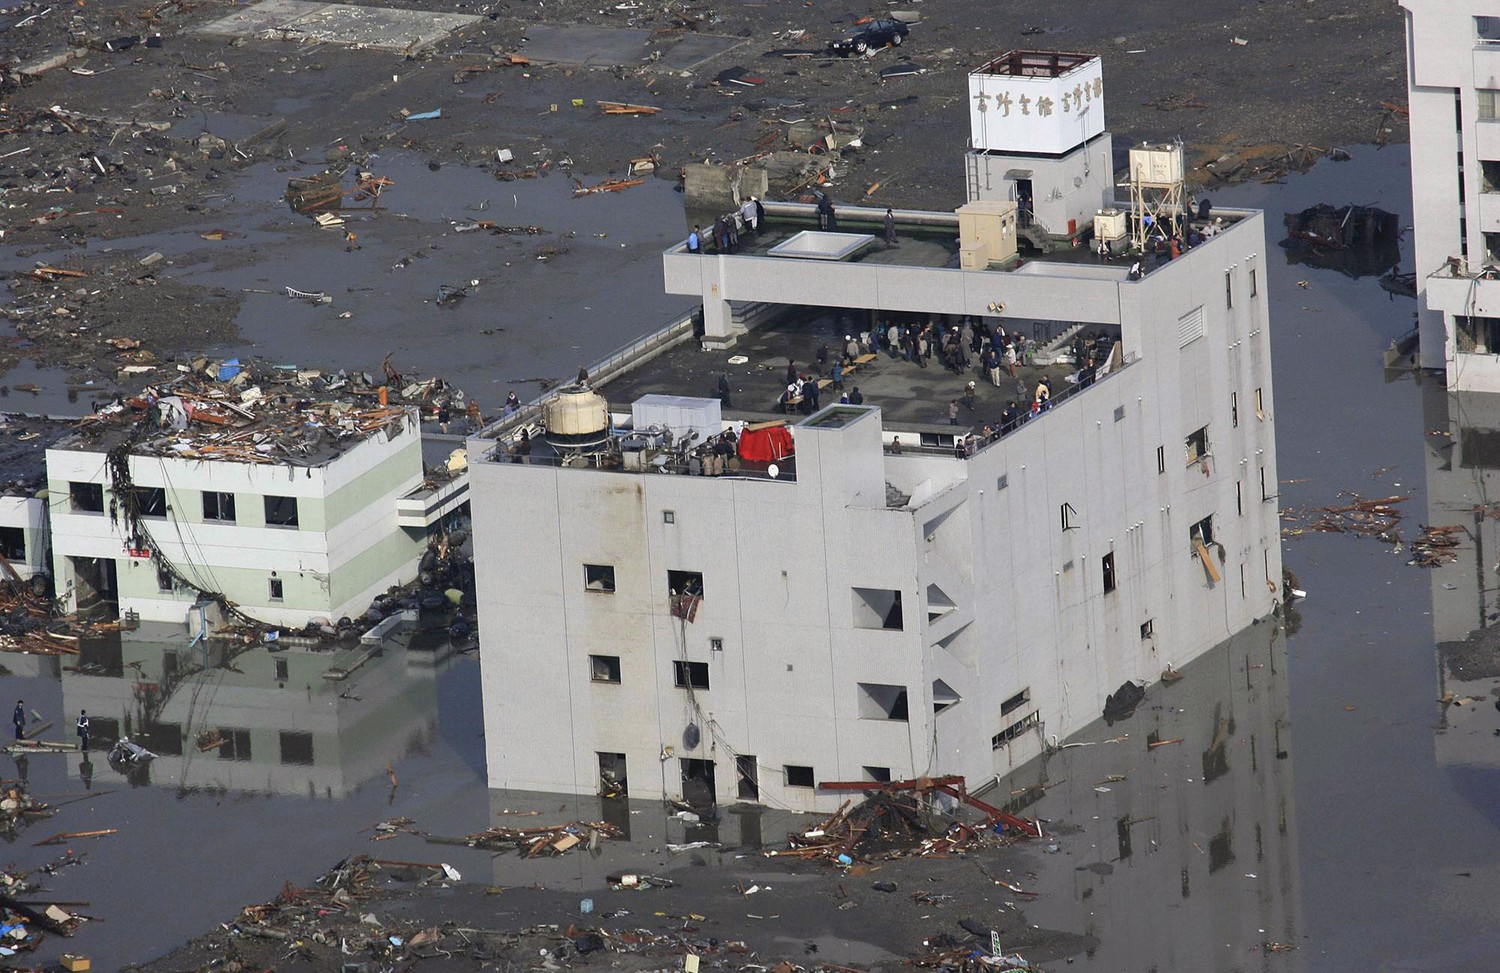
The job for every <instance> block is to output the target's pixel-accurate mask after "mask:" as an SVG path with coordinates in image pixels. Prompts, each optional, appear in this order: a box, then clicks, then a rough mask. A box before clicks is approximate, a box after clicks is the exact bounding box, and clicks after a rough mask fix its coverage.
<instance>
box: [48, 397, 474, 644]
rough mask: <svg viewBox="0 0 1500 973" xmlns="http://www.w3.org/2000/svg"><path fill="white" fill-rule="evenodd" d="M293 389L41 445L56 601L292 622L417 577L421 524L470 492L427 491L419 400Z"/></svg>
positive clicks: (331, 615) (354, 608) (115, 424)
mask: <svg viewBox="0 0 1500 973" xmlns="http://www.w3.org/2000/svg"><path fill="white" fill-rule="evenodd" d="M166 391H170V390H166ZM303 394H306V393H305V390H296V394H294V395H288V396H286V397H285V401H277V399H276V398H275V397H269V398H267V399H265V400H262V401H260V402H258V403H257V404H256V405H254V406H253V407H250V408H243V407H240V406H238V405H236V404H235V403H238V402H239V399H238V397H235V398H233V399H231V400H230V405H231V406H233V408H231V407H230V406H223V407H219V406H218V405H217V404H215V403H212V402H210V403H209V405H208V407H206V408H205V407H200V408H198V409H196V410H190V411H192V412H193V415H194V418H191V419H181V418H180V415H181V414H180V413H179V419H178V420H176V421H177V422H178V424H179V425H180V426H181V428H176V429H174V428H170V426H171V425H172V423H173V421H174V420H173V419H172V418H170V416H169V417H168V418H167V419H166V420H165V423H164V425H163V426H162V427H158V428H154V429H147V430H143V429H142V426H143V425H144V424H145V423H146V422H147V420H146V419H145V418H144V417H143V416H140V415H136V416H134V417H128V418H127V417H123V416H120V415H116V416H114V417H108V416H106V417H105V418H104V419H101V420H98V421H95V422H92V423H85V424H84V425H82V426H81V427H80V429H79V431H78V432H76V433H75V434H74V435H72V436H71V437H69V438H68V439H65V440H62V441H60V442H58V443H56V444H55V445H54V446H53V447H52V448H50V449H49V450H48V451H47V477H48V486H49V497H50V505H51V526H52V551H53V570H54V577H55V579H56V585H57V592H58V598H59V601H60V602H61V603H62V605H63V606H64V608H65V609H66V610H69V611H77V610H79V609H85V610H87V609H89V608H91V607H93V606H95V605H96V604H102V605H103V606H104V608H105V609H106V611H110V612H118V613H119V614H121V615H122V616H123V615H125V614H127V613H131V614H133V615H134V616H135V617H138V618H140V619H144V620H148V621H162V622H172V623H188V624H189V625H190V627H192V626H193V625H195V624H198V625H200V626H201V621H202V619H201V617H200V615H199V611H198V609H199V608H201V607H203V606H204V605H206V604H210V603H216V604H218V605H219V606H220V607H227V606H232V607H234V608H236V609H238V610H239V611H240V612H243V613H244V614H245V615H247V616H249V617H250V618H252V619H254V620H257V621H260V622H265V623H268V624H271V625H284V626H300V625H304V624H306V623H308V622H310V621H313V620H315V619H329V620H337V619H339V618H340V617H342V616H346V615H347V616H357V615H360V614H361V613H363V612H364V611H365V610H366V609H367V608H368V607H369V605H370V602H371V600H372V599H373V598H374V597H375V596H376V595H378V594H381V593H383V592H384V591H385V590H386V589H387V588H389V587H390V586H392V585H396V584H404V583H406V582H409V581H412V580H413V579H415V578H416V576H417V565H418V561H419V559H420V558H421V556H422V552H423V551H424V549H425V547H426V538H427V525H429V524H431V523H433V522H435V520H436V519H437V518H439V517H441V516H442V514H443V513H445V512H447V511H448V510H449V509H451V508H452V506H454V505H456V504H457V503H459V502H461V501H462V500H463V499H464V497H463V496H462V493H463V492H464V490H457V491H456V492H455V488H454V485H453V484H450V485H449V486H447V487H445V488H443V490H442V491H440V492H441V494H442V495H441V496H439V497H436V498H435V494H434V491H432V490H431V489H430V488H424V479H423V465H422V436H421V431H420V426H419V424H418V421H417V415H416V410H415V409H411V408H405V409H402V408H391V409H379V410H370V409H369V408H368V407H365V408H364V409H363V411H361V409H360V408H357V407H355V406H353V405H347V404H346V405H343V406H334V407H327V403H309V402H307V401H306V400H300V401H299V400H298V396H300V395H303ZM162 401H163V403H167V402H170V401H172V397H171V396H168V397H167V398H164V399H163V400H162ZM159 407H160V406H159ZM216 410H217V411H216ZM210 419H212V421H209V420H210ZM226 423H228V425H227V426H226V425H225V424H226ZM226 429H227V430H229V431H226ZM122 473H128V482H126V483H122V482H119V480H120V477H121V475H122ZM458 486H463V484H462V483H459V484H458ZM465 489H466V488H465ZM194 631H196V629H194Z"/></svg>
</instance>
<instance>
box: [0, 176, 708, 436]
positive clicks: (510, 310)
mask: <svg viewBox="0 0 1500 973" xmlns="http://www.w3.org/2000/svg"><path fill="white" fill-rule="evenodd" d="M530 161H534V160H530V159H523V158H518V159H517V160H516V162H517V163H518V164H520V163H526V162H530ZM366 166H367V168H368V169H369V170H370V171H372V172H374V173H376V174H378V175H380V176H384V177H386V178H389V179H391V180H392V181H393V182H394V185H393V186H392V187H390V188H389V189H387V190H386V191H385V193H384V195H383V196H382V198H381V206H380V209H378V210H370V209H366V208H363V204H360V203H353V204H351V208H350V209H349V210H346V211H345V212H344V214H343V215H344V219H345V224H344V225H343V226H342V227H333V228H320V227H318V226H316V225H315V224H314V223H313V222H312V221H311V220H310V219H309V218H307V217H304V216H298V215H296V214H294V213H292V212H291V210H290V209H289V208H288V207H287V204H286V202H285V200H284V199H283V198H282V194H283V192H284V191H285V189H286V184H287V180H288V179H289V178H291V177H293V176H297V175H311V174H313V173H316V172H319V171H321V170H322V168H323V166H322V164H320V163H319V164H312V163H296V162H282V163H272V162H263V163H258V164H256V165H254V166H251V167H250V168H249V169H247V170H246V171H244V172H243V173H239V174H236V175H232V176H224V177H221V179H220V180H219V181H218V183H217V188H216V189H214V191H213V193H212V194H211V197H210V198H209V199H207V200H205V201H204V202H203V204H202V205H203V209H202V212H201V213H200V214H199V221H198V222H196V223H194V224H192V225H191V226H188V227H184V228H180V229H176V230H170V231H162V232H158V233H151V234H145V235H141V236H136V237H127V238H123V239H118V240H111V241H107V242H99V243H95V244H93V245H91V246H90V248H89V249H88V251H87V253H89V254H91V255H93V254H99V253H115V254H121V255H125V254H130V255H139V256H142V257H144V256H145V255H147V254H150V253H153V252H156V253H161V254H162V255H163V256H164V258H165V260H164V261H163V262H162V263H161V264H158V265H157V274H158V276H159V277H165V278H172V279H177V280H180V281H183V282H186V283H191V284H198V285H202V286H204V287H207V288H210V289H211V290H212V291H215V292H218V293H220V294H222V295H225V296H226V297H241V298H242V303H241V305H240V310H239V314H238V316H237V318H236V320H235V324H236V327H237V329H238V332H239V334H238V338H237V340H232V341H231V340H224V341H221V342H219V343H217V344H210V345H208V346H206V347H203V348H197V349H192V350H193V351H202V352H206V353H209V354H216V355H222V356H231V355H260V356H263V357H266V358H270V359H272V360H274V361H276V362H279V363H288V362H290V363H297V364H301V365H304V366H307V367H319V368H333V369H336V368H342V367H347V368H351V369H361V370H368V371H378V370H379V366H380V363H381V359H382V358H383V357H384V356H385V355H386V354H387V353H391V354H392V355H393V357H394V361H395V362H396V364H397V366H398V367H400V368H401V370H402V371H403V372H405V373H407V374H410V375H441V376H443V377H444V378H446V379H447V380H448V381H450V382H452V383H454V384H455V385H457V386H458V387H460V388H462V389H464V391H465V392H466V393H467V394H468V396H469V397H470V398H473V399H477V400H478V401H479V402H480V404H481V405H482V406H483V407H484V408H486V409H493V408H498V406H499V405H500V404H501V402H502V401H503V400H504V398H505V395H506V393H507V392H508V391H510V390H511V389H515V390H516V391H517V392H518V394H520V395H521V397H522V398H523V399H530V398H531V397H532V396H534V395H535V394H536V393H537V392H538V391H539V390H540V384H539V381H538V380H540V379H546V380H548V381H551V380H555V379H558V378H563V377H566V376H568V375H571V374H573V373H574V372H576V371H577V369H578V368H579V366H581V365H589V364H592V363H593V362H595V361H597V360H599V359H601V358H603V357H605V356H606V355H607V354H609V353H610V352H612V351H613V350H615V349H616V348H618V347H621V346H623V345H626V344H629V343H630V342H632V341H634V340H636V339H637V338H640V337H642V336H644V335H646V334H650V333H651V332H653V331H655V330H656V329H657V328H659V327H661V326H662V325H664V324H665V323H666V322H667V321H668V320H669V319H671V318H673V317H675V316H676V315H678V314H680V313H681V312H682V311H684V310H685V309H686V308H687V307H688V306H689V303H690V302H689V300H688V299H686V298H682V297H674V296H672V295H668V294H665V293H663V290H662V269H661V268H662V264H661V251H662V250H664V249H665V248H666V247H667V246H669V245H670V244H671V243H673V242H674V241H676V240H679V239H681V238H682V237H683V236H684V235H685V231H684V230H683V217H682V203H681V196H680V195H679V194H678V193H677V192H676V190H675V187H674V185H673V184H672V183H671V182H669V181H667V180H663V179H655V178H647V179H646V180H645V181H644V183H643V184H642V185H639V186H635V187H633V188H631V189H627V190H624V191H621V192H602V193H596V194H593V195H588V196H583V197H580V198H577V199H575V198H573V195H572V192H573V187H574V181H573V178H572V177H571V176H570V175H569V174H568V173H565V172H563V171H560V170H557V169H553V170H551V172H550V175H548V176H547V177H545V178H534V179H519V180H516V181H513V182H500V181H497V180H496V179H495V178H494V177H493V176H492V175H491V174H490V173H489V172H487V171H483V170H479V169H475V168H471V167H467V166H461V165H442V166H438V167H436V168H434V167H433V166H432V165H429V163H428V162H427V160H425V159H423V158H422V157H420V156H419V155H417V154H414V153H410V152H406V151H400V150H393V151H390V152H388V153H377V154H375V155H373V156H372V157H371V158H370V159H369V160H368V161H367V163H366ZM601 179H602V177H596V176H590V175H586V174H578V180H579V181H581V182H582V183H583V184H584V185H586V186H589V185H594V184H596V183H598V182H599V181H600V180H601ZM350 181H352V177H346V180H345V182H346V184H347V183H348V182H350ZM168 198H171V197H168ZM479 220H492V221H494V222H495V223H498V224H500V225H502V226H520V227H528V226H534V227H539V228H540V230H541V232H539V233H537V234H535V235H529V234H518V235H497V234H493V233H490V232H487V231H484V230H469V231H465V232H460V231H458V230H456V229H455V228H456V227H461V226H466V225H472V224H473V223H474V222H476V221H479ZM213 229H223V230H226V231H228V233H229V234H230V236H229V237H228V238H227V239H225V240H222V241H217V242H214V241H206V240H204V239H203V238H202V236H201V234H202V233H204V232H206V231H208V230H213ZM345 231H349V232H352V233H353V234H355V236H356V237H357V239H356V240H355V241H354V242H355V243H356V244H357V249H354V248H351V247H350V245H349V243H348V242H347V241H346V239H345ZM36 245H37V241H36V240H35V239H30V238H26V237H22V238H21V240H20V242H17V243H14V244H8V245H6V246H3V247H0V272H5V273H9V272H14V271H20V270H24V269H27V268H29V267H31V266H32V265H33V264H34V263H36V262H38V261H42V262H47V261H58V260H63V261H65V260H69V259H75V258H76V257H77V256H78V253H79V251H77V250H75V249H73V248H71V247H67V246H59V248H58V249H56V250H43V251H36V252H33V248H35V247H36ZM22 252H24V253H25V256H22ZM539 257H543V258H544V259H539ZM439 264H441V267H442V269H441V270H440V271H439V270H438V269H437V266H438V265H439ZM443 286H448V287H454V288H464V289H466V293H467V296H466V297H465V298H464V299H462V300H460V301H455V302H451V303H448V304H444V305H443V306H442V307H439V306H438V303H437V298H438V291H439V288H440V287H443ZM287 287H292V288H295V289H296V290H298V291H303V292H322V293H325V294H327V295H329V296H330V297H331V298H332V302H331V303H328V304H316V305H315V304H312V303H309V302H306V301H300V300H292V299H290V298H288V297H287V294H286V288H287ZM11 333H13V330H12V329H11V328H10V326H9V325H5V326H3V327H0V337H3V336H4V335H7V334H11ZM21 374H22V371H21V370H20V369H17V370H12V372H11V373H9V375H7V376H6V377H4V379H3V381H6V382H9V383H10V384H15V383H17V382H22V381H25V382H33V383H35V384H38V385H40V386H42V392H41V394H40V396H39V397H38V398H37V399H36V400H32V399H31V397H30V396H29V395H28V396H27V405H28V409H27V411H49V412H52V413H53V414H80V413H81V412H82V411H83V409H82V408H80V407H79V406H78V405H76V404H71V407H69V406H70V403H68V402H66V401H65V397H64V391H65V386H66V379H67V373H66V371H65V370H63V369H40V370H38V369H35V368H34V366H33V367H31V368H30V369H28V370H26V371H25V373H24V374H25V377H24V378H22V377H17V376H19V375H21ZM86 404H87V403H84V405H85V406H86ZM6 408H11V407H10V406H8V405H7V404H6V403H3V402H0V410H3V409H6Z"/></svg>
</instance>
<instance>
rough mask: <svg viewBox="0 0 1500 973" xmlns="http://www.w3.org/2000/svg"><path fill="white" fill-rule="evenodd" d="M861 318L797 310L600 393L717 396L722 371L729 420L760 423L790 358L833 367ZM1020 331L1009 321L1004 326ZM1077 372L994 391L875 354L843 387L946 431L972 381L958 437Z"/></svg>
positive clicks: (645, 369)
mask: <svg viewBox="0 0 1500 973" xmlns="http://www.w3.org/2000/svg"><path fill="white" fill-rule="evenodd" d="M863 313H864V312H848V314H847V317H846V319H845V323H844V324H840V323H839V320H838V313H837V312H836V311H828V310H823V309H794V310H792V311H791V312H790V313H789V314H788V315H787V316H786V318H785V319H784V320H781V321H778V322H776V323H774V324H768V325H764V326H761V327H758V328H755V329H754V330H752V331H751V332H750V333H748V334H746V335H743V336H742V337H741V338H740V340H739V343H738V344H737V345H736V346H735V347H734V348H731V349H729V350H728V351H711V352H705V351H700V350H698V345H697V343H696V342H687V343H684V344H681V345H678V346H677V347H676V348H673V349H671V350H669V351H667V352H665V353H664V354H662V355H660V356H658V357H657V358H655V359H652V360H651V361H649V362H646V363H645V364H643V365H641V366H639V367H638V368H635V369H633V370H632V371H630V372H627V373H626V374H624V375H622V376H620V377H618V378H615V379H613V380H611V381H610V382H608V383H607V384H606V385H604V386H603V388H602V389H601V391H602V392H603V394H604V396H605V398H607V399H608V400H609V402H610V408H611V410H613V411H616V412H622V411H627V410H628V409H629V406H630V403H632V402H634V401H635V400H636V399H638V398H640V397H641V396H643V395H647V394H650V393H653V392H657V393H664V394H669V395H693V396H704V397H717V394H718V393H717V386H718V375H719V372H720V371H721V370H722V371H723V372H725V374H726V375H727V376H728V378H729V387H730V405H729V408H727V409H725V410H724V414H725V416H726V417H733V418H753V419H763V418H766V417H769V416H773V415H780V414H782V413H781V410H780V407H779V406H778V404H777V399H778V398H779V397H780V395H781V393H782V392H783V390H785V388H786V366H787V360H788V359H791V360H792V361H795V362H796V364H797V369H798V371H799V372H802V373H803V374H808V373H811V372H813V371H814V366H813V360H814V357H815V355H816V352H817V348H818V346H819V345H820V344H822V343H823V342H827V344H828V348H829V356H830V361H832V359H833V357H834V356H835V354H836V351H837V349H839V348H841V347H843V344H844V340H843V339H844V335H845V334H849V333H853V332H852V329H853V327H854V324H853V322H854V321H855V320H856V317H855V314H859V315H860V317H859V318H858V319H857V320H863ZM897 320H903V319H900V318H897ZM1022 325H1023V323H1022V322H1012V323H1008V324H1007V327H1017V326H1022ZM1067 326H1068V325H1067V324H1066V323H1064V322H1049V323H1047V324H1046V325H1044V326H1043V327H1045V328H1050V329H1062V328H1066V327H1067ZM1023 330H1024V331H1025V333H1026V334H1027V336H1028V338H1029V337H1031V336H1032V333H1031V331H1030V330H1029V329H1025V328H1024V327H1023ZM1088 330H1094V329H1088ZM1053 333H1057V332H1056V330H1054V331H1053ZM741 355H742V356H745V357H746V358H748V359H749V361H748V362H745V363H744V364H739V365H731V364H729V359H730V358H731V357H735V356H741ZM1074 371H1076V369H1074V368H1073V366H1071V365H1068V364H1057V365H1049V366H1046V367H1044V368H1043V367H1028V366H1021V367H1019V368H1018V369H1017V378H1016V379H1014V380H1012V379H1011V378H1010V377H1009V376H1008V375H1006V374H1004V373H1003V372H1002V374H1001V385H1000V386H999V387H996V386H994V385H991V384H990V383H989V381H988V378H987V376H985V375H984V374H981V372H980V370H979V369H978V367H977V366H976V365H971V367H970V369H969V371H968V373H966V374H964V375H957V374H955V373H954V372H952V371H949V370H946V369H944V368H943V367H942V365H941V364H940V363H939V362H938V360H937V358H936V357H934V358H933V359H932V361H931V362H929V363H928V365H927V367H926V368H921V367H919V366H917V365H916V364H915V363H912V362H907V361H904V360H902V359H901V358H899V357H893V356H891V355H889V354H887V353H886V352H880V353H879V355H878V357H877V359H876V360H875V361H874V362H872V363H871V364H870V365H867V366H864V367H861V368H859V369H858V370H856V371H855V372H854V374H853V375H850V376H848V377H847V378H846V379H845V383H844V385H845V388H847V389H849V390H853V389H854V388H855V387H856V386H857V387H858V388H859V390H860V392H861V393H862V394H863V395H864V397H865V404H866V405H878V406H880V408H881V410H882V412H883V413H884V421H885V424H886V426H887V427H892V426H922V425H941V426H947V425H948V403H949V402H950V401H952V400H953V399H959V398H960V397H961V396H962V395H963V391H964V387H965V386H966V385H967V384H968V383H969V381H970V380H973V381H975V382H976V383H977V388H978V399H977V405H976V408H975V409H974V411H972V412H971V411H969V410H968V409H964V408H962V407H960V414H959V423H960V428H961V430H962V431H968V429H970V428H972V429H974V430H975V431H978V430H979V429H981V428H982V427H983V426H984V424H985V423H990V424H991V425H995V426H997V427H998V425H999V422H1000V414H1001V412H1003V411H1004V409H1005V407H1006V404H1007V403H1008V402H1009V401H1010V400H1012V399H1014V400H1016V402H1017V403H1018V405H1020V406H1021V407H1022V408H1023V409H1025V408H1028V407H1029V406H1030V403H1031V398H1032V395H1033V392H1034V390H1035V388H1036V383H1037V380H1038V378H1040V377H1041V376H1042V375H1043V374H1045V375H1046V376H1047V377H1048V378H1049V379H1050V383H1049V384H1050V387H1051V389H1052V394H1053V395H1054V396H1057V395H1061V394H1062V393H1063V391H1064V390H1066V389H1070V388H1072V385H1071V383H1069V382H1068V381H1067V380H1066V377H1067V376H1069V375H1072V374H1073V373H1074ZM830 392H831V394H830ZM837 401H838V393H837V392H832V390H831V389H825V390H824V391H823V394H822V398H821V400H820V402H819V404H820V405H830V404H833V403H836V402H837ZM799 418H800V416H799Z"/></svg>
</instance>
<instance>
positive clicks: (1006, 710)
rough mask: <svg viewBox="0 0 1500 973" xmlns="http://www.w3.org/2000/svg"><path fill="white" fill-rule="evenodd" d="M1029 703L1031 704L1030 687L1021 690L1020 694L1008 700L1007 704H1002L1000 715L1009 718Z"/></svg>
mask: <svg viewBox="0 0 1500 973" xmlns="http://www.w3.org/2000/svg"><path fill="white" fill-rule="evenodd" d="M1029 702H1031V687H1030V686H1028V687H1026V688H1025V689H1023V690H1021V691H1020V692H1018V693H1016V694H1015V695H1014V696H1012V697H1011V698H1010V699H1007V700H1006V701H1005V702H1003V703H1001V704H1000V715H1001V716H1009V715H1010V714H1012V713H1014V712H1015V711H1016V710H1018V709H1020V708H1021V707H1022V706H1025V705H1026V704H1027V703H1029Z"/></svg>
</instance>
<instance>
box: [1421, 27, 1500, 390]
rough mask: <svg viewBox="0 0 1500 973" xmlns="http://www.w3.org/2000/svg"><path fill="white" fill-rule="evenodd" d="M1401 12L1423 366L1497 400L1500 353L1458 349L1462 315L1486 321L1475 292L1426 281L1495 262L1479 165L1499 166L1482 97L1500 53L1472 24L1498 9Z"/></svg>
mask: <svg viewBox="0 0 1500 973" xmlns="http://www.w3.org/2000/svg"><path fill="white" fill-rule="evenodd" d="M1401 6H1402V7H1403V8H1405V11H1406V26H1407V66H1408V75H1407V89H1408V109H1409V113H1410V116H1409V117H1410V125H1411V172H1412V206H1413V213H1414V218H1415V229H1414V233H1413V242H1414V247H1415V251H1416V266H1415V269H1416V273H1417V302H1418V304H1417V306H1418V312H1417V313H1418V327H1419V328H1420V329H1421V365H1422V367H1423V368H1442V369H1446V371H1447V374H1448V385H1449V387H1450V388H1453V389H1472V390H1482V391H1495V390H1500V348H1490V349H1489V350H1488V353H1486V354H1469V353H1463V352H1460V351H1459V350H1458V346H1457V342H1456V339H1455V328H1456V322H1455V321H1454V318H1455V316H1456V315H1457V316H1461V315H1482V314H1483V313H1484V312H1482V311H1479V310H1476V309H1475V308H1474V307H1473V306H1472V304H1471V301H1470V298H1471V297H1472V293H1471V291H1472V287H1468V286H1448V287H1435V286H1431V282H1429V281H1428V278H1429V277H1430V276H1432V275H1433V274H1438V273H1442V274H1444V275H1445V276H1450V275H1448V273H1447V272H1446V271H1445V270H1444V267H1445V264H1446V263H1447V261H1448V260H1449V259H1450V258H1454V257H1457V258H1461V259H1463V260H1464V261H1465V263H1466V268H1465V269H1466V272H1467V273H1468V274H1477V273H1478V272H1480V271H1481V270H1482V269H1483V268H1484V266H1485V265H1486V264H1492V263H1495V262H1496V261H1492V260H1491V259H1490V258H1489V255H1488V252H1487V248H1486V245H1485V240H1484V233H1485V232H1486V231H1487V226H1486V223H1485V219H1484V217H1485V215H1486V212H1487V211H1500V192H1491V193H1486V192H1485V191H1484V188H1485V187H1484V180H1483V165H1482V164H1483V163H1484V162H1485V161H1491V162H1500V119H1495V118H1482V117H1481V113H1480V109H1479V104H1478V98H1477V95H1476V91H1477V90H1478V89H1486V90H1500V44H1496V43H1490V42H1487V41H1486V40H1484V39H1482V38H1481V37H1480V36H1479V33H1478V30H1477V28H1476V24H1475V17H1476V16H1500V8H1495V7H1494V6H1493V5H1492V4H1491V5H1486V4H1482V3H1476V2H1474V0H1467V2H1458V0H1403V2H1402V4H1401ZM1489 114H1494V113H1493V112H1490V113H1489ZM1460 181H1462V186H1460ZM1489 232H1493V230H1492V229H1490V230H1489ZM1450 283H1457V284H1460V285H1468V284H1470V283H1471V281H1469V280H1465V279H1462V278H1460V280H1459V281H1450Z"/></svg>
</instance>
